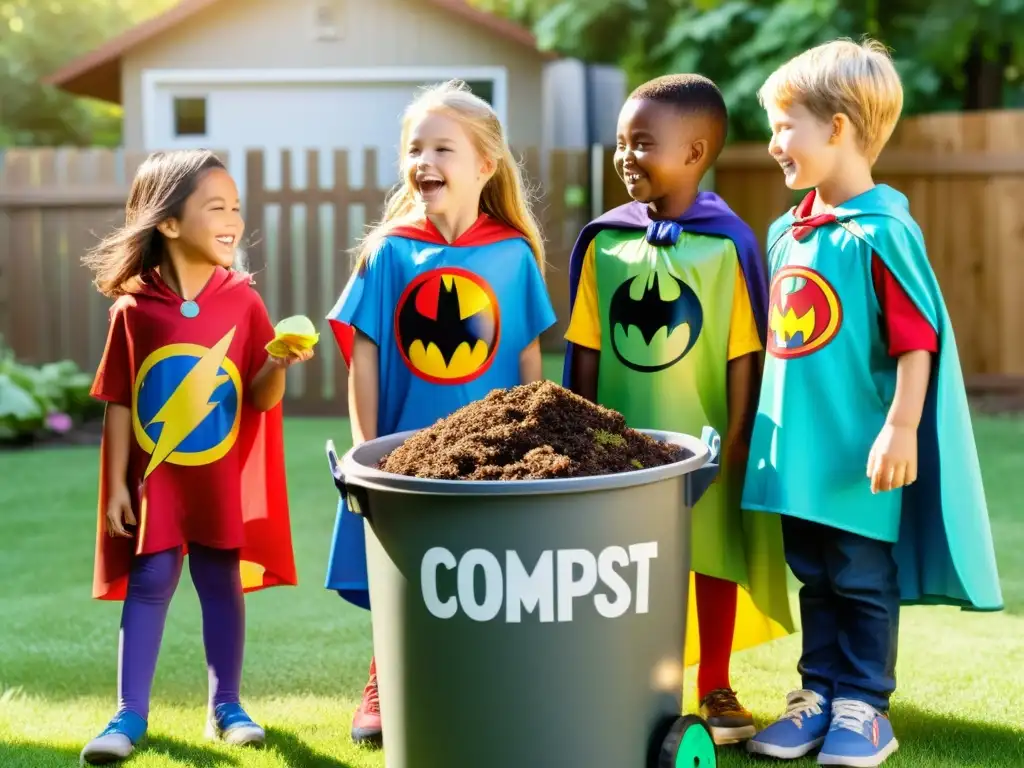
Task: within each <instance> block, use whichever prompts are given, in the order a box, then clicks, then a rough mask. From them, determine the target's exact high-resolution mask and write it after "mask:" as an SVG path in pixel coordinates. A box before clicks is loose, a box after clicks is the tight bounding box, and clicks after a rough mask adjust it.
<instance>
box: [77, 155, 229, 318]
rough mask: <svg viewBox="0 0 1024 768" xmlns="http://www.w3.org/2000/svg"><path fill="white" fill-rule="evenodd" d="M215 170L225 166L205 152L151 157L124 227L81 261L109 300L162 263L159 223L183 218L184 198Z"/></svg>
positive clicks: (137, 179) (138, 173) (137, 183)
mask: <svg viewBox="0 0 1024 768" xmlns="http://www.w3.org/2000/svg"><path fill="white" fill-rule="evenodd" d="M214 168H219V169H221V170H226V168H225V167H224V163H223V162H221V160H220V158H218V157H217V156H216V155H215V154H213V153H212V152H208V151H206V150H181V151H177V152H154V153H153V154H151V155H150V156H149V157H148V158H146V160H145V161H144V162H143V163H142V165H140V166H139V170H138V171H136V173H135V179H134V180H133V181H132V188H131V191H130V192H129V193H128V203H127V205H126V206H125V221H124V226H122V227H120V228H118V229H117V230H115V231H114V232H112V233H110V234H109V235H107V236H106V237H105V238H104V239H103V240H102V242H100V243H99V244H98V245H97V246H96V247H95V248H93V249H92V250H91V251H89V253H88V254H86V256H85V257H84V258H83V259H82V263H83V264H85V266H87V267H88V268H89V269H91V270H92V271H93V273H94V275H95V279H94V283H95V285H96V287H97V288H98V289H99V291H100V293H102V294H103V295H104V296H107V297H109V298H117V297H118V296H121V295H123V294H126V293H131V292H132V291H133V290H134V288H135V287H137V285H138V281H139V278H140V277H141V276H142V275H143V274H144V273H146V272H147V271H149V270H150V269H154V268H155V267H157V266H159V265H160V261H161V260H162V259H163V256H164V236H163V235H161V234H160V232H159V231H158V230H157V226H158V225H159V224H161V223H162V222H164V221H167V220H168V219H180V218H181V215H182V213H183V212H184V209H185V201H186V200H188V198H189V197H191V195H192V193H193V192H195V191H196V187H197V186H198V185H199V180H200V179H201V178H202V176H203V175H204V174H205V173H206V172H207V171H210V170H212V169H214Z"/></svg>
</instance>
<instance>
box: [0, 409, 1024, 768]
mask: <svg viewBox="0 0 1024 768" xmlns="http://www.w3.org/2000/svg"><path fill="white" fill-rule="evenodd" d="M347 434H348V430H347V425H346V423H345V422H344V421H343V420H341V419H335V420H290V421H289V422H288V424H287V450H288V480H289V487H290V493H291V504H292V520H293V527H294V535H295V548H296V555H297V559H298V564H299V577H300V581H301V585H300V586H299V587H298V588H297V589H273V590H268V591H266V592H262V593H257V594H255V595H252V596H250V597H249V599H248V645H247V648H246V664H245V679H244V683H243V696H244V699H245V703H246V705H247V708H248V709H249V711H250V713H251V714H252V715H253V716H254V717H255V718H256V719H257V720H259V721H260V722H261V723H262V724H263V725H264V726H265V727H266V728H267V730H268V734H269V738H268V747H267V749H265V750H263V751H260V752H255V751H250V752H244V753H243V752H239V751H235V750H232V749H230V748H223V747H220V746H217V745H210V744H206V743H204V742H203V740H202V726H203V717H204V712H205V696H206V669H205V662H204V658H203V649H202V642H201V636H200V631H199V627H200V622H199V608H198V602H197V599H196V596H195V592H194V589H193V588H192V585H191V582H190V580H189V579H188V578H184V577H183V578H182V582H181V587H180V588H179V591H178V594H177V596H176V597H175V600H174V602H173V604H172V607H171V613H170V617H169V620H168V624H167V630H166V634H165V638H164V644H163V649H162V653H161V657H160V664H159V667H158V670H157V677H156V683H155V686H154V696H153V709H152V713H151V716H150V723H151V729H150V740H149V746H148V749H146V750H144V751H140V752H139V753H137V754H136V756H135V757H134V758H133V759H132V760H131V761H130V762H129V763H128V765H130V766H132V768H158V767H159V768H167V767H169V766H216V767H218V768H221V767H223V768H227V767H228V766H244V767H245V768H250V767H251V768H270V767H271V766H274V767H275V768H279V767H281V766H291V767H292V768H355V767H357V766H358V767H359V768H380V767H381V766H383V765H384V761H383V758H382V756H381V754H380V753H376V752H370V751H366V750H361V749H358V748H355V747H353V746H352V745H351V743H350V742H349V739H348V728H349V723H350V718H351V713H352V710H353V708H354V707H355V706H356V703H357V698H358V695H359V693H360V691H361V689H362V685H363V683H364V681H365V675H366V666H367V662H368V661H369V655H370V623H369V617H368V614H366V613H363V612H361V611H359V610H357V609H354V608H351V607H348V606H347V604H345V603H343V602H342V601H341V600H340V599H339V598H338V597H337V596H336V595H334V594H333V593H329V592H327V591H325V590H324V589H323V587H322V584H323V579H324V570H325V564H326V561H327V554H328V548H329V545H330V538H331V532H332V526H333V523H334V508H335V502H336V494H335V491H334V488H333V487H332V485H331V483H330V482H329V478H328V475H327V471H326V466H325V461H324V458H323V445H324V441H325V439H326V438H328V437H331V438H334V440H335V441H336V442H337V443H338V446H339V448H341V447H343V445H344V444H346V443H347V440H348V437H347ZM977 434H978V442H979V444H980V450H981V452H982V463H983V466H984V471H985V478H986V481H987V487H988V493H989V500H990V504H991V510H992V517H993V526H994V529H995V535H996V542H997V546H998V548H999V556H1000V566H1001V569H1002V575H1003V584H1004V588H1005V595H1006V600H1007V608H1008V610H1007V611H1006V612H1003V613H999V614H984V615H972V614H965V613H960V612H958V611H955V610H951V609H927V608H917V609H912V610H907V611H906V612H905V613H904V616H903V622H902V643H901V647H900V659H899V686H900V687H899V691H898V693H897V697H896V700H895V704H894V711H893V720H894V723H895V727H896V732H897V736H898V737H899V739H900V741H901V742H902V749H901V750H900V751H899V752H898V753H897V755H896V757H895V758H893V759H892V760H891V761H890V763H889V765H892V766H894V767H896V766H915V767H919V768H942V767H944V766H949V767H950V768H952V766H956V767H957V768H964V767H965V766H985V767H986V768H991V767H992V766H1021V765H1024V731H1022V724H1024V695H1022V693H1021V692H1022V691H1024V642H1022V638H1024V616H1022V615H1021V613H1022V610H1024V517H1022V515H1021V513H1020V499H1021V498H1024V421H1022V420H1019V419H1009V418H1006V419H995V418H985V419H979V420H978V422H977ZM96 472H97V457H96V451H95V449H89V448H85V449H69V450H55V451H39V452H28V453H20V454H11V453H7V454H0V478H2V481H0V486H2V487H0V510H2V514H0V562H2V563H3V565H4V583H3V586H2V588H0V766H2V768H58V767H59V766H72V765H75V764H77V755H78V752H79V750H80V749H81V747H82V745H83V744H84V743H85V742H86V741H87V740H88V739H89V738H91V737H92V736H93V735H95V734H96V733H97V732H98V729H100V728H101V727H102V726H103V725H104V724H105V723H106V721H107V719H108V718H109V716H110V715H111V714H112V713H113V707H114V705H115V685H116V682H117V675H116V667H115V656H116V650H117V632H118V619H119V612H120V605H119V604H112V603H101V602H97V601H93V600H91V599H90V598H89V588H90V584H91V574H92V547H93V535H94V533H93V532H94V526H95V502H94V495H95V490H96ZM186 573H187V571H186ZM798 648H799V637H790V638H786V639H785V640H783V641H780V642H778V643H775V644H773V645H772V646H770V647H763V648H759V649H755V650H753V651H751V652H747V653H744V654H740V655H738V656H737V657H736V659H735V661H734V669H733V672H734V675H733V682H734V685H735V686H736V687H737V688H738V689H739V691H740V693H741V696H742V699H743V700H744V702H746V703H747V704H748V706H750V707H751V708H752V709H753V710H754V711H755V712H756V714H757V716H758V718H759V719H760V720H762V721H764V720H768V719H769V718H771V717H773V716H774V715H775V714H777V712H778V710H779V708H780V706H781V705H782V703H783V695H784V693H785V692H786V691H788V690H789V689H791V688H793V687H794V686H795V685H796V683H797V677H796V674H795V671H794V668H795V663H796V658H797V653H798ZM693 677H694V676H693V675H692V674H690V675H688V678H689V679H690V680H691V681H692V679H693ZM609 695H614V692H609ZM466 706H467V707H472V706H473V703H472V701H471V700H470V701H467V702H466ZM623 714H624V716H628V713H623ZM452 716H453V717H458V713H457V712H453V713H452ZM595 725H597V724H595ZM746 762H747V760H746V758H745V757H744V756H743V755H742V754H740V753H738V752H735V751H731V752H726V753H724V755H723V759H722V764H723V765H727V766H729V765H732V766H736V765H740V764H746ZM811 764H813V763H812V761H810V760H808V761H806V762H802V763H798V764H797V765H811ZM452 768H468V767H463V766H452ZM524 768H527V767H526V766H524ZM565 768H584V767H583V766H566V767H565ZM587 768H605V767H604V766H593V767H587ZM611 768H632V767H630V766H621V767H619V766H612V767H611ZM636 768H640V766H637V767H636Z"/></svg>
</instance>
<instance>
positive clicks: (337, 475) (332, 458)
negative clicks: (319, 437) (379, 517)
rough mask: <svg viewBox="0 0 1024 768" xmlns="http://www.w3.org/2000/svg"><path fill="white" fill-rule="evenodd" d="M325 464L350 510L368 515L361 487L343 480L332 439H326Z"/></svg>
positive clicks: (343, 475) (364, 495)
mask: <svg viewBox="0 0 1024 768" xmlns="http://www.w3.org/2000/svg"><path fill="white" fill-rule="evenodd" d="M326 450H327V464H328V466H330V468H331V477H333V478H334V487H335V488H337V489H338V493H339V494H340V495H341V498H342V499H343V500H344V502H345V503H346V504H347V505H348V508H349V511H350V512H355V513H356V514H357V515H362V516H363V517H369V509H368V506H367V503H366V494H365V493H364V492H363V489H361V488H356V487H354V486H351V485H349V484H348V483H346V482H345V474H344V473H343V472H342V471H341V463H340V462H339V460H338V452H337V451H336V450H335V448H334V441H333V440H328V441H327V446H326Z"/></svg>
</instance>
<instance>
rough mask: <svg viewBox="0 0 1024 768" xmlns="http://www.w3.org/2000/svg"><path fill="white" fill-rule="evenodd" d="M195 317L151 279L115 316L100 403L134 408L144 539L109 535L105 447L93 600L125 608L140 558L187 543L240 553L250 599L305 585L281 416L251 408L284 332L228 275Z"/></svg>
mask: <svg viewBox="0 0 1024 768" xmlns="http://www.w3.org/2000/svg"><path fill="white" fill-rule="evenodd" d="M195 303H196V305H198V307H199V314H198V316H196V317H186V314H187V313H185V312H183V311H182V300H181V297H180V296H178V295H177V294H175V293H174V292H173V291H172V290H171V289H170V288H169V287H168V286H167V285H166V284H165V283H164V282H163V280H162V279H161V278H160V277H159V275H157V274H156V273H155V272H154V273H149V274H147V275H146V276H145V278H144V279H143V280H142V281H141V282H140V284H139V285H138V286H137V288H136V289H135V290H133V292H132V293H131V294H129V295H126V296H123V297H121V298H120V299H119V300H118V301H117V302H116V303H115V304H114V306H113V307H112V309H111V312H110V330H109V333H108V337H107V345H106V349H105V350H104V354H103V360H102V362H101V363H100V366H99V368H98V370H97V372H96V379H95V382H94V384H93V388H92V395H93V396H94V397H96V398H98V399H100V400H104V401H106V402H107V403H114V404H118V405H122V406H124V407H127V408H129V409H131V412H132V435H131V438H130V445H131V448H130V455H129V462H128V478H127V481H128V488H129V493H130V495H131V497H132V508H133V511H134V513H135V518H136V521H137V526H136V528H135V529H134V530H133V538H130V539H126V538H112V537H110V536H109V535H108V534H107V526H106V507H107V500H108V495H109V492H108V488H107V471H106V464H107V458H106V457H107V448H108V446H107V445H106V443H104V444H103V445H102V447H101V450H100V455H101V460H100V488H99V510H98V524H97V535H96V565H95V571H94V575H93V597H95V598H99V599H103V600H123V599H124V597H125V595H126V592H127V582H128V572H129V570H130V567H131V562H132V558H133V556H134V555H136V554H139V555H141V554H151V553H153V552H159V551H161V550H164V549H168V548H171V547H175V546H181V547H183V549H185V550H186V551H187V549H188V543H189V542H193V543H197V544H203V545H204V546H208V547H216V548H220V549H235V548H239V549H240V550H241V557H240V559H241V561H242V564H241V575H242V586H243V589H244V590H245V591H246V592H250V591H254V590H258V589H263V588H266V587H272V586H277V585H295V584H296V583H297V577H296V570H295V561H294V554H293V550H292V540H291V526H290V522H289V512H288V493H287V486H286V484H285V467H284V441H283V423H282V422H283V420H282V408H281V405H280V404H278V405H277V406H276V407H274V408H273V409H272V410H270V411H268V412H266V413H263V412H259V411H257V410H256V409H255V408H253V407H252V405H251V404H250V391H249V390H250V385H251V383H252V379H253V377H254V376H255V374H256V373H257V372H258V371H259V370H260V369H261V368H262V366H263V364H264V362H265V361H266V357H267V353H266V350H265V349H264V347H265V345H266V344H267V342H268V341H270V339H271V338H273V336H274V329H273V326H272V324H271V323H270V319H269V317H268V316H267V311H266V308H265V307H264V305H263V301H262V299H261V298H260V296H259V294H258V293H257V292H256V291H255V290H254V289H253V288H252V287H251V278H250V276H248V275H243V274H239V273H236V272H229V271H228V270H224V269H218V270H217V271H216V272H215V273H214V276H213V277H212V278H211V279H210V281H209V283H208V284H207V285H206V287H205V288H203V290H202V291H201V292H200V294H199V295H198V296H197V297H196V299H195Z"/></svg>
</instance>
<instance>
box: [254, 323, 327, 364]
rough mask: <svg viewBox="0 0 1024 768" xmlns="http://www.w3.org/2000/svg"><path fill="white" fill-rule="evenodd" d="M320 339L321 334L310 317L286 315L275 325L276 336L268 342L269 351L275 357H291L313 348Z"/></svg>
mask: <svg viewBox="0 0 1024 768" xmlns="http://www.w3.org/2000/svg"><path fill="white" fill-rule="evenodd" d="M319 340H320V334H319V333H317V330H316V326H315V325H313V321H312V320H310V319H309V318H308V317H305V316H304V315H295V316H293V317H286V318H285V319H284V320H282V321H280V322H279V323H278V324H277V325H276V326H274V338H273V340H271V342H270V343H269V344H267V352H268V353H269V354H271V355H273V356H274V357H290V356H292V355H297V354H299V353H300V352H304V351H306V350H307V349H312V348H313V347H314V346H315V345H316V343H317V342H318V341H319Z"/></svg>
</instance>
